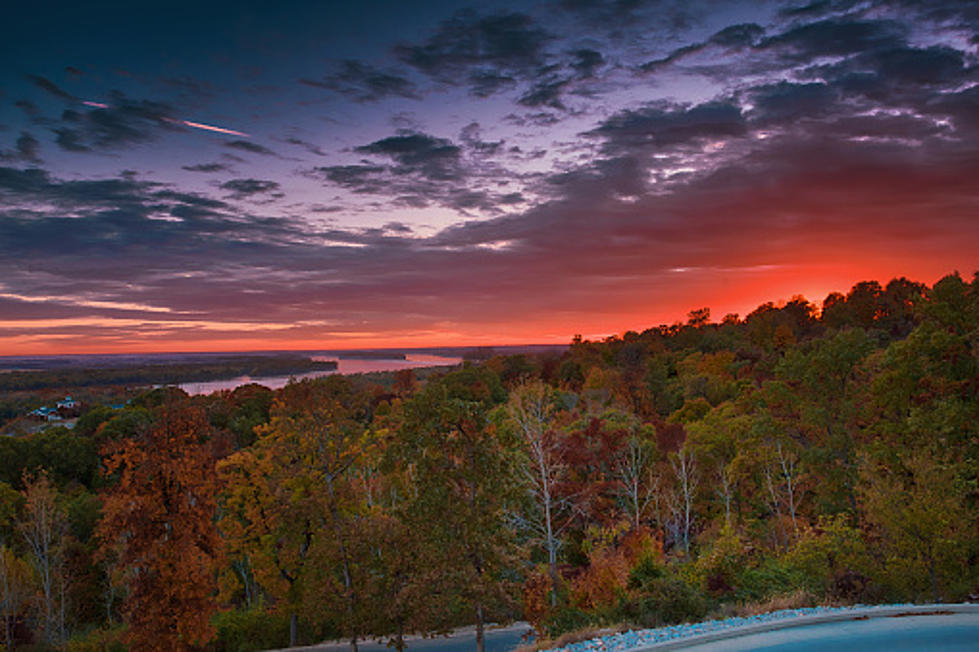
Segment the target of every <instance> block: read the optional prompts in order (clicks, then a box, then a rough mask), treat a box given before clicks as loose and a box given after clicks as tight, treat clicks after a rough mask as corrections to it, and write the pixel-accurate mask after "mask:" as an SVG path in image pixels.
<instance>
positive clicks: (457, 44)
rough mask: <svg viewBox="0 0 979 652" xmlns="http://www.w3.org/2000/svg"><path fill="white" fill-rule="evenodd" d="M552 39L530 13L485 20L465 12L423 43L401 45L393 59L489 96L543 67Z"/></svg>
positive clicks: (502, 14) (490, 16)
mask: <svg viewBox="0 0 979 652" xmlns="http://www.w3.org/2000/svg"><path fill="white" fill-rule="evenodd" d="M550 40H551V37H550V35H548V34H547V32H545V31H544V30H543V29H542V28H540V27H538V26H537V25H536V24H535V23H534V21H533V19H532V18H531V17H530V16H528V15H526V14H522V13H499V14H493V15H489V16H481V15H479V14H478V13H476V12H475V11H472V10H465V11H461V12H459V13H457V14H456V15H455V16H453V17H452V18H450V19H448V20H446V21H444V22H443V23H442V24H441V25H440V26H439V28H438V29H437V30H436V31H435V33H434V34H432V35H431V36H430V37H429V38H428V39H427V40H425V41H424V42H423V43H421V44H420V45H408V44H402V45H398V46H397V47H395V55H396V56H397V57H398V59H399V60H400V61H402V62H403V63H405V64H407V65H409V66H411V67H413V68H415V69H416V70H419V71H420V72H423V73H425V74H426V75H429V76H431V77H433V78H434V79H437V80H438V81H440V82H443V83H450V84H467V85H469V86H470V89H471V90H472V92H473V93H474V94H476V95H478V96H486V95H489V94H491V93H492V92H495V91H497V90H499V89H500V88H502V87H503V86H504V85H505V83H504V82H507V81H508V80H509V79H512V78H515V77H523V76H527V75H529V74H531V73H532V71H533V70H535V69H536V68H538V67H540V66H541V65H543V64H544V63H545V51H544V48H545V46H546V44H547V43H548V42H549V41H550Z"/></svg>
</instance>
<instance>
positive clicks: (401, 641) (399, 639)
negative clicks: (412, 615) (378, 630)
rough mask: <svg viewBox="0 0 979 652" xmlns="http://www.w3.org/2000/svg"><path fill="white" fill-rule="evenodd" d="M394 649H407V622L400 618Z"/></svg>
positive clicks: (401, 651) (402, 650)
mask: <svg viewBox="0 0 979 652" xmlns="http://www.w3.org/2000/svg"><path fill="white" fill-rule="evenodd" d="M394 649H395V650H397V651H398V652H404V649H405V624H404V622H403V621H402V620H401V619H400V618H399V619H398V634H397V636H395V637H394Z"/></svg>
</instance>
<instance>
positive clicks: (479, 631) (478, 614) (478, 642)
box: [476, 602, 486, 652]
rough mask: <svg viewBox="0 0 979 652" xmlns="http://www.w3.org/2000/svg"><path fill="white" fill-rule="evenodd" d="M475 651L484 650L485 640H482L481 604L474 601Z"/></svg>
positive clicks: (482, 651)
mask: <svg viewBox="0 0 979 652" xmlns="http://www.w3.org/2000/svg"><path fill="white" fill-rule="evenodd" d="M476 652H486V642H485V641H484V640H483V604H482V603H481V602H477V603H476Z"/></svg>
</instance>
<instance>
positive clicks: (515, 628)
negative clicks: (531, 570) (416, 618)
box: [290, 623, 533, 652]
mask: <svg viewBox="0 0 979 652" xmlns="http://www.w3.org/2000/svg"><path fill="white" fill-rule="evenodd" d="M532 631H533V630H532V629H531V628H530V627H529V626H528V625H527V624H526V623H524V624H521V625H512V626H510V627H505V628H502V629H489V630H486V652H510V650H513V649H514V648H516V647H519V646H520V645H523V644H524V643H525V642H526V641H525V640H524V638H523V637H524V634H527V633H529V632H532ZM407 643H408V645H407V647H406V648H405V649H406V652H475V650H476V632H475V630H472V631H470V630H469V629H467V630H464V631H456V632H455V633H454V634H453V635H452V637H451V638H445V637H439V638H412V639H411V640H409V641H408V642H407ZM357 647H358V649H359V650H360V651H361V652H393V650H394V648H391V647H387V646H386V645H384V643H374V642H366V643H365V642H361V643H360V644H359V645H358V646H357ZM349 649H350V645H349V644H348V643H324V644H322V645H312V646H309V647H302V648H290V650H291V652H299V651H301V652H346V651H347V650H349Z"/></svg>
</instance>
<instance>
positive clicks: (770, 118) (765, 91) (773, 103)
mask: <svg viewBox="0 0 979 652" xmlns="http://www.w3.org/2000/svg"><path fill="white" fill-rule="evenodd" d="M751 94H752V95H753V102H754V105H755V107H754V109H753V110H752V112H751V118H752V120H753V121H754V122H755V123H756V124H759V125H762V126H764V125H766V124H771V123H779V124H781V123H785V122H789V121H791V120H795V119H798V118H801V117H803V116H809V117H812V116H819V115H823V114H825V113H826V112H827V111H829V110H830V109H832V108H833V106H834V104H835V102H836V92H835V91H834V90H833V89H832V88H831V87H830V86H828V85H827V84H822V83H811V84H793V83H790V82H786V81H782V82H779V83H777V84H768V85H763V86H757V87H755V88H754V89H752V91H751Z"/></svg>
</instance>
